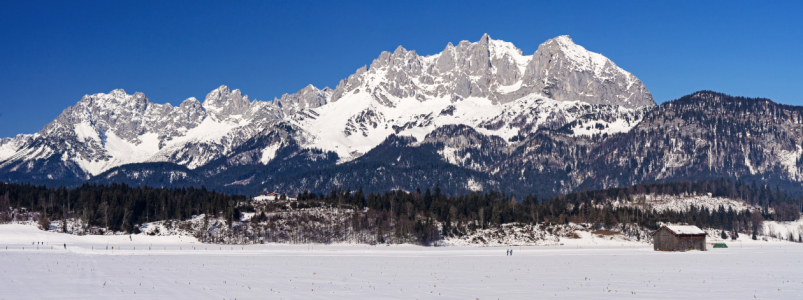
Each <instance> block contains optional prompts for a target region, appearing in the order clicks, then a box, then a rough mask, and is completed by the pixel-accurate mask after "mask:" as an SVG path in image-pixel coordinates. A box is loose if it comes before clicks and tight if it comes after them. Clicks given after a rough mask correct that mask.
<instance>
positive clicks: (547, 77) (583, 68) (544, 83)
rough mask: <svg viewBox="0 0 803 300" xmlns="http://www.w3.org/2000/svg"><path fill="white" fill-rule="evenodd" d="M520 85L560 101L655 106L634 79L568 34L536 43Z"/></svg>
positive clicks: (649, 95)
mask: <svg viewBox="0 0 803 300" xmlns="http://www.w3.org/2000/svg"><path fill="white" fill-rule="evenodd" d="M524 86H525V87H528V88H532V90H533V91H540V92H541V93H542V94H544V95H546V96H547V97H549V98H552V99H555V100H561V101H565V100H570V101H571V100H579V101H583V102H588V103H591V104H609V105H619V106H623V107H627V108H638V107H646V106H655V101H654V100H653V98H652V94H650V91H648V90H647V89H646V88H645V87H644V85H643V84H642V83H641V81H640V80H638V78H636V77H635V76H633V74H630V73H628V72H626V71H624V70H622V69H620V68H619V67H617V66H616V65H615V64H614V63H613V62H612V61H611V60H609V59H607V58H605V57H604V56H602V55H600V54H598V53H593V52H589V51H586V50H585V48H583V47H581V46H578V45H576V44H575V43H574V42H573V41H572V39H571V38H569V36H559V37H557V38H554V39H551V40H548V41H546V42H545V43H543V44H541V45H540V46H538V50H537V51H535V54H533V58H532V60H531V61H530V63H529V64H528V65H527V69H526V70H525V71H524Z"/></svg>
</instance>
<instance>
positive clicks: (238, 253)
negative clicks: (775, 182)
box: [0, 224, 803, 299]
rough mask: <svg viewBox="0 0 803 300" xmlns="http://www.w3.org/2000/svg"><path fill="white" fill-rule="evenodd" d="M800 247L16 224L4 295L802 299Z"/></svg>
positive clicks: (6, 248)
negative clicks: (133, 231)
mask: <svg viewBox="0 0 803 300" xmlns="http://www.w3.org/2000/svg"><path fill="white" fill-rule="evenodd" d="M32 243H33V244H32ZM65 244H66V249H65V248H64V245H65ZM37 247H38V249H37ZM51 247H52V248H51ZM107 247H108V250H107ZM112 247H113V248H114V249H112ZM23 248H24V249H23ZM507 249H512V250H513V255H512V256H507V255H506V250H507ZM802 256H803V245H801V244H798V243H789V242H774V241H768V242H767V241H752V240H749V239H740V240H739V241H736V242H731V243H729V248H727V249H712V248H710V246H709V249H708V251H706V252H700V251H691V252H685V253H668V252H655V251H653V250H652V246H651V245H649V244H646V243H637V242H628V241H614V240H605V239H599V238H596V239H594V238H592V237H590V236H583V237H582V238H581V239H574V240H566V241H565V243H564V244H563V245H557V246H531V247H421V246H412V245H399V246H367V245H326V246H324V245H275V244H273V245H249V246H236V245H207V244H201V243H198V242H197V241H196V240H195V239H194V238H192V237H178V236H143V235H134V236H132V237H129V236H74V235H66V234H59V233H53V232H44V231H40V230H38V229H36V228H35V227H34V226H29V225H19V224H9V225H0V266H2V273H0V291H2V292H0V299H32V298H37V299H541V298H555V299H622V298H633V299H678V298H683V297H700V296H702V297H704V298H708V299H746V298H754V297H755V298H759V299H801V298H803V272H801V271H800V270H801V267H803V263H801V260H802V259H803V257H802Z"/></svg>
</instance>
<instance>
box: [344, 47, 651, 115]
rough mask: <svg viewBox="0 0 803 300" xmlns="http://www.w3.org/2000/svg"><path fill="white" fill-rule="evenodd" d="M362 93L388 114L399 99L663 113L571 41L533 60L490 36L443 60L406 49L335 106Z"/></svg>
mask: <svg viewBox="0 0 803 300" xmlns="http://www.w3.org/2000/svg"><path fill="white" fill-rule="evenodd" d="M359 91H364V92H366V93H368V94H370V95H371V97H372V98H373V99H374V101H376V102H378V103H381V104H383V105H387V106H394V103H395V102H396V101H394V100H395V99H404V98H414V99H417V100H419V101H425V100H428V99H432V98H443V97H446V98H449V99H452V100H453V101H459V100H461V99H465V98H468V97H481V98H487V99H490V100H492V102H494V103H507V102H510V101H513V100H516V99H519V98H522V97H524V96H527V95H530V94H537V95H542V96H545V97H547V98H551V99H554V100H559V101H575V100H579V101H583V102H588V103H591V104H609V105H620V106H622V107H626V108H638V107H645V106H655V101H654V100H653V99H652V95H651V94H650V92H649V91H648V90H647V89H646V88H645V87H644V85H643V84H642V83H641V81H640V80H638V79H637V78H636V77H635V76H633V75H632V74H630V73H628V72H626V71H624V70H622V69H621V68H619V67H617V66H616V65H615V64H614V63H613V62H612V61H610V60H609V59H607V58H605V57H604V56H602V55H600V54H597V53H593V52H589V51H587V50H585V48H583V47H581V46H578V45H576V44H574V42H573V41H572V40H571V38H569V37H568V36H560V37H557V38H554V39H551V40H548V41H546V42H545V43H543V44H541V46H539V47H538V50H537V51H536V52H535V53H534V54H533V55H529V56H525V55H523V54H522V52H521V50H519V49H518V48H516V47H515V46H514V45H513V44H511V43H507V42H504V41H499V40H492V39H491V38H490V36H488V35H487V34H486V35H484V36H483V37H482V38H481V39H480V40H479V41H478V42H476V43H471V42H468V41H462V42H460V43H459V44H458V45H457V46H456V47H455V46H453V45H452V44H451V43H450V44H449V45H447V46H446V48H445V49H444V50H443V51H442V52H441V53H438V54H435V55H432V56H426V57H422V56H419V55H417V54H416V52H415V51H414V50H413V51H407V50H406V49H404V48H402V47H401V46H399V47H398V48H397V49H396V50H395V51H394V52H393V53H390V52H383V53H382V54H381V55H380V56H379V57H378V58H377V59H375V60H374V61H373V63H371V67H370V68H366V67H363V68H360V69H359V70H357V72H356V73H355V74H353V75H351V76H349V78H347V79H344V80H343V81H341V82H340V84H339V85H338V86H337V88H336V89H335V91H334V93H333V95H332V101H338V100H339V99H341V98H342V97H344V96H346V95H348V93H359Z"/></svg>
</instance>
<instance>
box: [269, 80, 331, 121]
mask: <svg viewBox="0 0 803 300" xmlns="http://www.w3.org/2000/svg"><path fill="white" fill-rule="evenodd" d="M331 97H332V90H331V89H330V88H329V87H325V88H324V89H322V90H319V89H318V88H316V87H314V86H312V85H311V84H310V85H308V86H306V87H305V88H303V89H301V90H300V91H298V93H295V94H292V95H290V94H284V95H282V97H281V98H279V99H274V100H273V102H274V103H276V104H278V105H279V107H281V108H282V111H283V112H284V114H285V115H293V114H295V113H297V112H299V111H301V110H304V109H310V108H316V107H321V106H323V105H326V103H329V99H330V98H331Z"/></svg>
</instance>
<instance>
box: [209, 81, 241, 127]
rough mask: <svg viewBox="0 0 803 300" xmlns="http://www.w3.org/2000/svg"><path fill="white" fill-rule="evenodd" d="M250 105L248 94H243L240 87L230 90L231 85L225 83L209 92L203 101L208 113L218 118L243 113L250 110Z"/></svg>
mask: <svg viewBox="0 0 803 300" xmlns="http://www.w3.org/2000/svg"><path fill="white" fill-rule="evenodd" d="M250 106H251V100H249V99H248V96H243V95H242V93H241V92H240V90H239V89H235V90H233V91H230V90H229V87H227V86H225V85H221V86H220V87H218V88H217V89H215V90H212V91H211V92H209V94H207V95H206V99H205V100H204V103H203V107H204V109H206V111H207V113H209V115H210V116H213V117H215V118H218V119H225V118H228V117H229V116H232V115H242V114H243V113H245V112H246V111H248V109H249V107H250Z"/></svg>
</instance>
